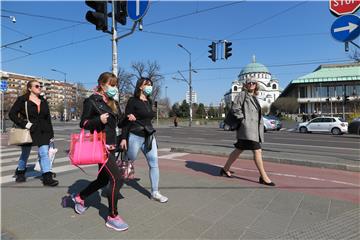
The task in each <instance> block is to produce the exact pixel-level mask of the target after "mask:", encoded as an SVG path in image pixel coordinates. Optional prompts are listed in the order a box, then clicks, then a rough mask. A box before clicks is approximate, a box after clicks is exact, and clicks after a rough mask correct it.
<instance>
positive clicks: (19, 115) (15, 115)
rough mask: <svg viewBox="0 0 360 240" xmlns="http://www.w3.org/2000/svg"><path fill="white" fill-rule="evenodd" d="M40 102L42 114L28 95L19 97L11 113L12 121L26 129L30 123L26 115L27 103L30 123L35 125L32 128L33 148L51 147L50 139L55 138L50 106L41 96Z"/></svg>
mask: <svg viewBox="0 0 360 240" xmlns="http://www.w3.org/2000/svg"><path fill="white" fill-rule="evenodd" d="M40 100H41V103H40V112H38V109H37V105H36V104H35V103H34V102H32V101H29V97H28V96H27V95H23V96H20V97H18V98H17V99H16V102H15V103H14V105H13V106H12V107H11V109H10V112H9V117H10V119H11V121H13V122H14V123H15V124H16V125H17V126H18V127H21V128H25V126H26V124H27V123H28V121H27V119H26V113H25V102H26V101H27V105H28V114H29V121H30V122H31V123H32V124H33V125H32V126H31V128H30V134H31V138H32V140H33V142H32V145H33V146H42V145H49V142H50V139H51V138H53V137H54V131H53V127H52V124H51V116H50V110H49V105H48V103H47V101H46V100H45V99H44V98H43V97H41V96H40Z"/></svg>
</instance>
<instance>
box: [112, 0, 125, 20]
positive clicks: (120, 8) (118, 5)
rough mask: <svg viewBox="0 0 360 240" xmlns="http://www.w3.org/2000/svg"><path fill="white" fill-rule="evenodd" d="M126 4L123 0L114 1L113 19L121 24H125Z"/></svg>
mask: <svg viewBox="0 0 360 240" xmlns="http://www.w3.org/2000/svg"><path fill="white" fill-rule="evenodd" d="M126 4H127V1H125V0H121V1H115V20H116V21H117V22H118V23H120V24H121V25H126V17H127V11H126Z"/></svg>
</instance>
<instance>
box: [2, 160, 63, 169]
mask: <svg viewBox="0 0 360 240" xmlns="http://www.w3.org/2000/svg"><path fill="white" fill-rule="evenodd" d="M33 160H35V161H34V162H33V161H28V164H36V162H37V159H33ZM62 162H68V163H69V164H70V160H69V158H68V157H62V158H55V160H54V164H56V163H62ZM16 167H17V163H16V164H13V165H10V166H3V167H1V166H0V171H2V172H5V171H9V170H12V169H13V170H15V168H16Z"/></svg>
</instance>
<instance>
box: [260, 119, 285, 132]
mask: <svg viewBox="0 0 360 240" xmlns="http://www.w3.org/2000/svg"><path fill="white" fill-rule="evenodd" d="M264 117H265V118H266V119H269V120H274V121H275V125H276V130H277V131H279V130H280V129H281V128H282V123H281V120H280V119H279V118H278V117H276V116H264Z"/></svg>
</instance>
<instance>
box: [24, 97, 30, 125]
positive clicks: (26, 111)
mask: <svg viewBox="0 0 360 240" xmlns="http://www.w3.org/2000/svg"><path fill="white" fill-rule="evenodd" d="M25 113H26V119H27V121H28V122H30V121H29V114H28V108H27V101H25Z"/></svg>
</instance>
